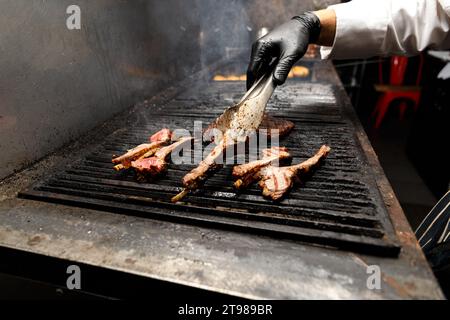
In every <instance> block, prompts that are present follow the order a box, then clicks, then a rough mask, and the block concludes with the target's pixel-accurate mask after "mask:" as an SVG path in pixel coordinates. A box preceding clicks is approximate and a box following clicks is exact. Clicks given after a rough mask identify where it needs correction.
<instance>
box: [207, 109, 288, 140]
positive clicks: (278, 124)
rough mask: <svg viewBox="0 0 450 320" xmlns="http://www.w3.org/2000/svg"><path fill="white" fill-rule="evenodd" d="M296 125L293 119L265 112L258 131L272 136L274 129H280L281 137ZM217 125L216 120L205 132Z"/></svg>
mask: <svg viewBox="0 0 450 320" xmlns="http://www.w3.org/2000/svg"><path fill="white" fill-rule="evenodd" d="M294 126H295V125H294V123H293V122H292V121H289V120H283V119H280V118H275V117H272V116H270V115H268V114H267V113H265V114H264V117H263V119H262V122H261V124H260V125H259V128H258V131H263V132H265V133H266V134H267V136H269V137H270V136H271V135H272V134H271V133H272V130H278V135H279V136H280V137H285V136H287V135H288V134H289V132H291V131H292V129H293V128H294ZM216 127H217V123H216V122H215V121H214V122H213V123H211V124H210V125H209V126H208V127H207V128H206V130H205V133H208V132H209V131H210V130H212V129H214V128H216Z"/></svg>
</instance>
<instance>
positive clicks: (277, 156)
mask: <svg viewBox="0 0 450 320" xmlns="http://www.w3.org/2000/svg"><path fill="white" fill-rule="evenodd" d="M262 154H263V157H262V159H261V160H256V161H252V162H249V163H246V164H242V165H238V166H235V167H234V168H233V178H235V179H236V181H235V183H234V186H235V187H236V188H237V189H242V188H245V187H247V186H249V185H250V184H251V183H253V182H254V181H257V180H259V179H260V178H261V171H262V169H263V168H265V167H268V166H278V165H286V164H290V162H291V160H292V157H291V155H290V154H289V151H288V149H287V148H285V147H272V148H269V149H264V150H263V151H262Z"/></svg>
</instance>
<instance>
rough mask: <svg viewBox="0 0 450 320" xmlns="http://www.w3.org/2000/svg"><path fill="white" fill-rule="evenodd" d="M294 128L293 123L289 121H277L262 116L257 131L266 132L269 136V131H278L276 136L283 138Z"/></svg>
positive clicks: (277, 119) (268, 116) (276, 119)
mask: <svg viewBox="0 0 450 320" xmlns="http://www.w3.org/2000/svg"><path fill="white" fill-rule="evenodd" d="M293 128H294V123H293V122H292V121H289V120H284V119H279V118H275V117H272V116H270V115H268V114H267V113H266V114H264V118H263V120H262V122H261V125H260V126H259V128H258V130H267V135H268V136H269V137H270V136H271V133H270V132H271V130H278V135H279V136H280V137H285V136H287V135H288V134H289V132H291V131H292V129H293Z"/></svg>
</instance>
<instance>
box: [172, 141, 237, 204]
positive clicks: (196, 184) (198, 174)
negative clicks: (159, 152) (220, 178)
mask: <svg viewBox="0 0 450 320" xmlns="http://www.w3.org/2000/svg"><path fill="white" fill-rule="evenodd" d="M235 143H236V142H235V140H234V139H232V138H230V137H228V135H225V137H224V138H223V139H222V140H221V141H220V143H219V144H218V145H217V146H216V147H214V149H213V150H212V151H211V153H210V154H209V155H208V156H207V157H206V158H205V159H203V160H202V161H201V162H200V164H199V165H198V166H197V167H196V168H194V169H192V170H191V171H190V172H189V173H187V174H186V175H185V176H184V177H183V186H184V189H183V190H182V191H181V192H180V193H179V194H177V195H176V196H174V197H173V198H172V202H178V201H180V200H181V199H183V198H184V197H185V196H186V195H187V194H188V193H189V192H190V191H192V190H195V189H198V188H200V187H202V186H203V184H204V183H205V181H206V179H207V178H208V177H209V176H210V175H211V174H213V173H214V172H215V171H217V170H218V169H220V168H222V167H223V164H222V163H221V161H218V159H219V158H222V159H223V154H224V151H225V150H226V149H227V148H228V147H229V146H234V144H235Z"/></svg>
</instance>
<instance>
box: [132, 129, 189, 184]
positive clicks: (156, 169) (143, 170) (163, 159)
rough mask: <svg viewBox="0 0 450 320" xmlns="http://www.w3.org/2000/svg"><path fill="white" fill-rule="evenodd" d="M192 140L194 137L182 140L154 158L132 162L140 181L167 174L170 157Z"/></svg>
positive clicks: (157, 153) (158, 152) (159, 151)
mask: <svg viewBox="0 0 450 320" xmlns="http://www.w3.org/2000/svg"><path fill="white" fill-rule="evenodd" d="M192 139H193V138H192V137H183V138H180V140H178V141H177V142H175V143H172V144H171V145H169V146H166V147H164V148H161V149H159V150H158V151H157V152H156V153H155V155H154V156H153V157H150V158H142V159H138V160H136V161H132V162H131V166H132V167H133V169H134V170H135V171H136V174H137V177H138V180H144V179H146V178H151V177H154V176H157V175H160V174H162V173H164V172H166V171H167V168H168V165H169V164H168V162H167V158H168V156H169V155H170V154H171V153H172V152H173V151H174V150H175V149H176V148H178V147H180V146H182V145H184V144H185V143H187V142H190V141H192Z"/></svg>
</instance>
